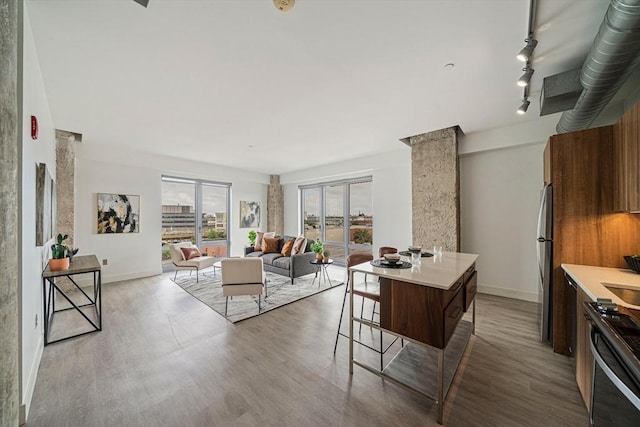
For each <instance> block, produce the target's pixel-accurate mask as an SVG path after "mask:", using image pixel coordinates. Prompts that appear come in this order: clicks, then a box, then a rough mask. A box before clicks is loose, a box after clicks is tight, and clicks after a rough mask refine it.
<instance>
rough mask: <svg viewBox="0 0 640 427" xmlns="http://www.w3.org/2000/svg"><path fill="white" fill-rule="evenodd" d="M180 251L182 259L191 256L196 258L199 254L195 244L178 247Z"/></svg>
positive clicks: (187, 258)
mask: <svg viewBox="0 0 640 427" xmlns="http://www.w3.org/2000/svg"><path fill="white" fill-rule="evenodd" d="M180 250H181V251H182V255H184V259H186V260H190V259H191V258H198V257H199V256H200V251H199V250H198V248H196V247H195V246H192V247H189V248H180Z"/></svg>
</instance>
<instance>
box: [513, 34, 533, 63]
mask: <svg viewBox="0 0 640 427" xmlns="http://www.w3.org/2000/svg"><path fill="white" fill-rule="evenodd" d="M525 41H526V42H527V45H526V46H525V47H523V48H522V50H521V51H520V53H518V55H517V56H516V58H518V59H519V60H520V61H522V62H527V61H529V59H530V58H531V55H533V49H535V48H536V46H537V45H538V40H536V39H534V38H533V35H530V36H529V38H528V39H526V40H525Z"/></svg>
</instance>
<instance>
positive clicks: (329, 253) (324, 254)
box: [322, 250, 331, 264]
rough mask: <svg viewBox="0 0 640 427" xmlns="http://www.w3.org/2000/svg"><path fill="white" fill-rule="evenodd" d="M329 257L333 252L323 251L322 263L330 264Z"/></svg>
mask: <svg viewBox="0 0 640 427" xmlns="http://www.w3.org/2000/svg"><path fill="white" fill-rule="evenodd" d="M329 255H331V252H329V251H327V250H324V251H322V262H324V263H325V264H326V263H328V262H329Z"/></svg>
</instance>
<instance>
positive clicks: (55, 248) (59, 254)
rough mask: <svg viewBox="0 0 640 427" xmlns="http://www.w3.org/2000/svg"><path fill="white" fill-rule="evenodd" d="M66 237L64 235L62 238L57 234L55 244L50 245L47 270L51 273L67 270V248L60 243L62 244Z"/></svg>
mask: <svg viewBox="0 0 640 427" xmlns="http://www.w3.org/2000/svg"><path fill="white" fill-rule="evenodd" d="M68 237H69V235H68V234H65V235H64V236H63V235H62V234H58V237H57V238H56V243H54V244H53V245H51V259H50V260H49V269H50V270H51V271H60V270H66V269H68V268H69V258H68V257H67V252H68V251H69V248H68V247H67V246H66V245H63V244H62V242H64V241H65V240H66V239H67V238H68ZM76 252H77V251H76Z"/></svg>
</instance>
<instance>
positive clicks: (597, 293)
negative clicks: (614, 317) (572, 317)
mask: <svg viewBox="0 0 640 427" xmlns="http://www.w3.org/2000/svg"><path fill="white" fill-rule="evenodd" d="M562 269H563V270H564V271H566V272H567V273H568V274H569V275H570V276H571V277H572V278H573V279H574V280H575V282H576V284H577V285H578V286H580V289H582V290H583V291H584V292H585V293H586V294H587V295H588V296H589V297H590V298H591V299H593V300H594V301H595V300H596V299H598V298H611V301H613V302H614V303H616V304H618V305H621V306H623V307H629V308H633V309H635V310H640V306H637V305H631V304H628V303H626V302H624V301H622V300H621V299H620V298H618V297H617V296H616V295H615V294H614V293H613V292H611V291H610V290H609V289H607V288H605V287H604V286H603V283H606V284H613V285H620V286H617V287H625V288H632V289H640V274H637V273H635V272H634V271H633V270H627V269H623V268H607V267H592V266H589V265H576V264H562Z"/></svg>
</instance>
